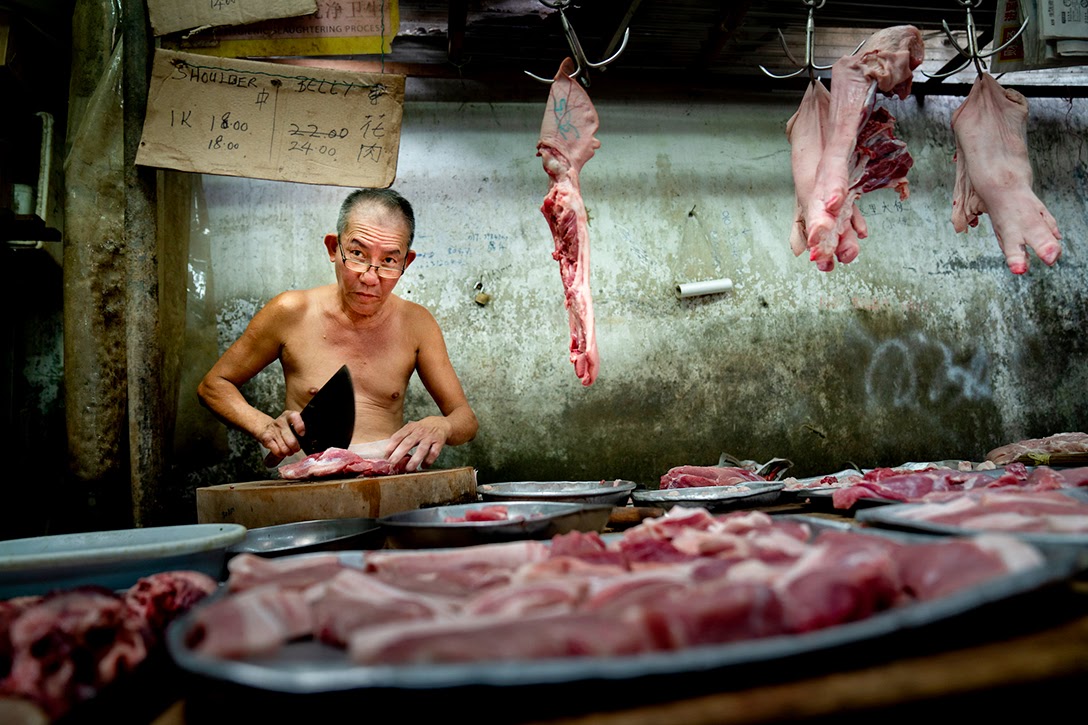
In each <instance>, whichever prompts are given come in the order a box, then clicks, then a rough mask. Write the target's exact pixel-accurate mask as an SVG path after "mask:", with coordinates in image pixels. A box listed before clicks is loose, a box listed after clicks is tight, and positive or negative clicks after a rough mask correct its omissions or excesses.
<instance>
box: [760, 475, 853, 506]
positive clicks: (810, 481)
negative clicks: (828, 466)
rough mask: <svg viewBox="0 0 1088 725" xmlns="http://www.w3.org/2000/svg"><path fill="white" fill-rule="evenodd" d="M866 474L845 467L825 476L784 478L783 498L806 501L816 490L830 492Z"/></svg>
mask: <svg viewBox="0 0 1088 725" xmlns="http://www.w3.org/2000/svg"><path fill="white" fill-rule="evenodd" d="M863 475H864V474H863V473H862V472H861V471H859V470H858V469H856V468H844V469H843V470H841V471H837V472H836V473H829V474H826V475H823V476H808V477H806V478H795V477H794V476H789V477H787V478H784V479H782V486H783V487H782V495H781V497H780V498H781V499H782V500H789V501H804V500H805V499H806V498H808V496H809V495H810V494H811V493H812V492H814V491H821V492H830V491H833V490H835V489H836V488H841V487H842V486H849V485H850V484H852V483H856V482H858V481H860V480H861V478H862V476H863Z"/></svg>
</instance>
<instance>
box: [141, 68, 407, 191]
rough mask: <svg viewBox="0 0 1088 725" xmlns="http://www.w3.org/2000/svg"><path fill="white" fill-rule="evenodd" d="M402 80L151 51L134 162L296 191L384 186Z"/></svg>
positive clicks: (393, 153) (391, 173) (390, 175)
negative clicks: (285, 184) (286, 185)
mask: <svg viewBox="0 0 1088 725" xmlns="http://www.w3.org/2000/svg"><path fill="white" fill-rule="evenodd" d="M403 109H404V76H399V75H390V74H384V73H381V74H365V73H350V72H347V71H339V70H325V69H319V68H312V67H306V68H298V67H295V66H286V65H280V64H277V63H261V62H257V61H247V60H233V59H226V58H213V57H209V56H202V55H194V54H190V53H181V52H177V51H171V50H162V49H160V50H156V51H155V63H154V66H153V69H152V75H151V87H150V90H149V92H148V103H147V116H146V117H145V119H144V128H143V137H142V138H141V140H140V148H139V151H138V152H137V154H136V163H137V164H140V165H142V166H155V167H161V168H168V169H177V170H179V171H191V172H197V173H205V174H218V175H223V176H246V177H251V178H257V179H275V180H279V181H298V182H302V183H306V184H330V185H335V186H350V187H371V188H386V187H388V186H390V185H392V183H393V180H394V179H395V178H396V172H397V155H398V153H399V151H400V127H401V117H402V115H403Z"/></svg>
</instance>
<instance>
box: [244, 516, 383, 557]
mask: <svg viewBox="0 0 1088 725" xmlns="http://www.w3.org/2000/svg"><path fill="white" fill-rule="evenodd" d="M384 543H385V532H384V531H382V527H381V526H380V525H379V524H378V520H377V519H372V518H346V519H318V520H315V521H296V522H294V523H289V524H277V525H276V526H262V527H259V528H256V529H249V531H247V532H246V536H245V538H244V539H242V540H241V541H240V542H238V543H237V544H235V545H233V546H231V547H230V548H228V549H227V556H236V555H238V554H257V555H259V556H266V557H277V556H286V555H288V554H308V553H310V552H312V551H345V550H349V549H380V548H382V545H383V544H384Z"/></svg>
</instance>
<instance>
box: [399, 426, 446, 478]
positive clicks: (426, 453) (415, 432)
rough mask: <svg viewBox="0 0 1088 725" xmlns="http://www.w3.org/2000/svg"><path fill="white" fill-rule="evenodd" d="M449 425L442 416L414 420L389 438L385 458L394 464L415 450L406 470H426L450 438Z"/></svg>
mask: <svg viewBox="0 0 1088 725" xmlns="http://www.w3.org/2000/svg"><path fill="white" fill-rule="evenodd" d="M450 429H451V426H450V423H449V421H447V420H446V419H445V418H443V417H442V416H437V415H432V416H428V417H426V418H423V419H422V420H415V421H412V422H411V423H408V424H407V425H405V426H404V427H403V428H401V429H400V430H398V431H397V432H396V433H394V434H393V435H391V436H390V437H389V445H388V447H387V448H386V456H385V457H386V458H387V459H388V460H389V461H391V462H392V463H396V462H397V461H400V460H401V459H402V458H404V457H405V456H406V455H408V453H409V451H411V450H412V449H413V448H415V452H414V453H412V457H411V459H409V461H408V465H407V467H406V470H408V471H418V470H420V469H423V468H427V467H428V466H430V465H431V464H432V463H434V462H435V460H437V459H438V454H439V453H441V452H442V448H443V447H444V446H445V445H446V441H447V440H448V439H449V437H450Z"/></svg>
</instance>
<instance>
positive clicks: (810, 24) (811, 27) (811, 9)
mask: <svg viewBox="0 0 1088 725" xmlns="http://www.w3.org/2000/svg"><path fill="white" fill-rule="evenodd" d="M801 2H803V3H804V4H805V5H806V6H807V7H808V21H807V22H806V23H805V62H804V63H801V62H800V61H798V60H797V59H796V58H794V57H793V53H791V52H790V49H789V46H787V45H786V36H784V35H782V31H781V30H779V31H778V41H779V42H780V43H782V50H783V51H785V53H786V57H787V58H789V59H790V60H791V61H793V63H794V64H795V65H799V66H801V67H800V68H798V69H797V70H795V71H793V72H792V73H785V74H783V75H779V74H777V73H771V72H770V71H769V70H767V69H766V68H764V67H763V66H759V69H760V70H761V71H763V72H764V73H766V74H767V75H769V76H770V77H771V78H777V79H779V80H783V79H785V78H793V77H794V76H799V75H801V74H802V73H804V72H805V71H808V77H809V79H811V80H816V71H818V70H827V69H828V68H830V67H831V66H829V65H816V64H815V63H813V62H812V56H813V48H814V47H815V46H814V43H813V36H815V34H816V22H815V21H814V20H813V14H814V13H815V12H816V11H817V10H819V9H820V8H822V7H823V6H824V3H826V2H827V0H818V1H817V0H801ZM858 47H859V48H860V47H861V46H858ZM854 52H855V53H856V52H857V51H856V50H855V51H854Z"/></svg>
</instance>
